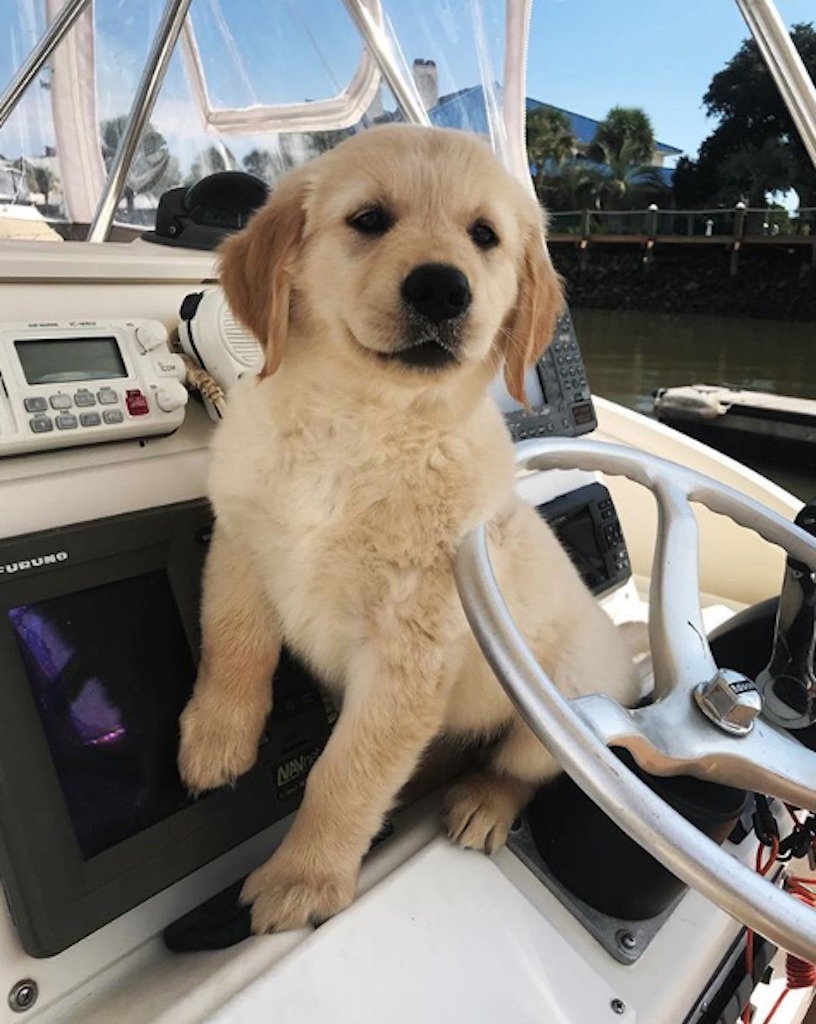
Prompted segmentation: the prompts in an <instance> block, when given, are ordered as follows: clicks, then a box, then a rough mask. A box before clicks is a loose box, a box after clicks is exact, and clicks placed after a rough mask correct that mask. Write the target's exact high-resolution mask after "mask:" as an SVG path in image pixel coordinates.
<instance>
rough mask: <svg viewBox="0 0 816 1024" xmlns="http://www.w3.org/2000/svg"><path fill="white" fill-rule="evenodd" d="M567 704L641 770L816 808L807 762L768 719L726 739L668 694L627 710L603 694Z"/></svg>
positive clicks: (724, 734) (799, 745)
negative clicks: (649, 704)
mask: <svg viewBox="0 0 816 1024" xmlns="http://www.w3.org/2000/svg"><path fill="white" fill-rule="evenodd" d="M571 704H572V706H573V707H574V708H575V710H576V711H577V712H578V714H579V715H580V716H581V718H583V720H584V721H585V722H586V723H587V724H588V725H589V726H590V728H591V729H592V731H593V732H594V733H595V735H596V736H597V737H598V739H600V740H601V742H603V743H604V744H605V745H606V746H607V747H623V748H624V749H625V750H628V751H629V753H630V754H632V756H633V757H634V759H635V760H636V761H637V763H638V764H639V765H640V767H641V768H642V769H643V770H644V771H645V772H648V774H649V775H659V776H672V775H678V774H680V773H682V774H684V775H693V776H694V777H695V778H698V779H703V780H704V781H707V782H712V781H716V782H718V783H720V784H721V785H724V786H733V787H734V788H735V789H744V790H746V791H748V792H757V793H765V794H767V795H768V796H775V797H778V798H779V799H780V800H784V801H785V802H787V803H789V804H793V805H794V806H795V807H801V808H802V809H803V810H809V811H816V789H814V769H813V766H812V765H809V764H808V761H810V760H811V759H810V758H803V757H802V746H801V744H799V743H797V742H796V741H795V740H793V739H791V737H790V736H787V735H785V734H784V733H782V732H780V731H778V730H777V729H776V728H775V727H774V726H773V725H771V724H770V723H769V722H764V721H762V720H758V721H757V722H755V724H754V728H753V729H752V730H751V732H750V733H749V734H748V735H746V736H729V735H728V733H725V732H722V731H721V730H720V729H718V728H717V727H716V726H715V725H713V724H711V723H709V722H707V721H706V720H705V719H701V718H700V716H699V714H697V713H696V711H695V709H694V708H693V706H692V705H690V704H689V702H688V701H687V700H682V701H681V700H678V699H677V697H676V696H674V697H669V698H668V699H667V700H665V701H661V702H660V704H659V705H655V706H654V707H649V708H642V709H637V710H633V711H630V710H628V709H627V708H622V707H621V706H620V704H618V703H617V701H614V700H612V699H611V697H606V696H604V695H603V694H593V695H592V696H589V697H578V698H576V699H575V700H573V701H571ZM814 760H816V759H814Z"/></svg>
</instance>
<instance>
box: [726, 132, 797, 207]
mask: <svg viewBox="0 0 816 1024" xmlns="http://www.w3.org/2000/svg"><path fill="white" fill-rule="evenodd" d="M794 173H795V171H794V159H793V156H792V154H791V150H790V146H788V145H787V144H786V143H783V142H781V141H780V140H779V139H766V140H765V141H764V142H763V143H762V145H761V146H759V147H755V146H743V147H742V148H741V149H737V150H735V151H734V152H733V153H731V154H730V155H729V156H728V157H726V159H725V160H724V161H723V163H722V164H721V166H720V173H719V177H720V181H721V182H722V183H723V185H724V186H725V188H729V189H730V188H733V189H734V190H735V191H738V193H739V195H738V197H737V198H739V199H742V200H743V201H744V202H745V203H747V205H748V206H765V205H766V204H767V196H768V193H769V192H775V191H776V190H781V191H784V190H785V189H787V188H789V187H790V185H791V184H792V182H793V176H794Z"/></svg>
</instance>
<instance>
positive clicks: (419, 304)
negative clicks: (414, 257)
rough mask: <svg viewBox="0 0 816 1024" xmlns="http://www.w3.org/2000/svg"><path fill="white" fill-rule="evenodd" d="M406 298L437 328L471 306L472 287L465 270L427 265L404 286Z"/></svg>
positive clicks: (406, 281)
mask: <svg viewBox="0 0 816 1024" xmlns="http://www.w3.org/2000/svg"><path fill="white" fill-rule="evenodd" d="M402 297H403V299H404V300H405V301H406V302H407V303H408V305H409V306H411V307H412V308H413V309H415V310H416V311H417V313H421V314H422V316H424V317H427V318H428V319H429V320H431V321H432V322H433V323H435V324H439V323H442V321H443V320H452V319H453V318H454V317H456V316H459V315H460V314H461V313H464V312H465V310H466V309H467V308H468V306H469V305H470V299H471V295H470V285H469V284H468V279H467V278H466V277H465V275H464V274H463V273H462V271H461V270H457V268H456V267H451V266H449V265H448V264H446V263H423V264H421V265H420V266H418V267H414V269H413V270H412V271H411V273H410V274H409V275H408V276H407V277H406V278H405V280H404V281H403V282H402Z"/></svg>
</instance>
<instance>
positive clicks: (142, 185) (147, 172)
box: [99, 115, 180, 214]
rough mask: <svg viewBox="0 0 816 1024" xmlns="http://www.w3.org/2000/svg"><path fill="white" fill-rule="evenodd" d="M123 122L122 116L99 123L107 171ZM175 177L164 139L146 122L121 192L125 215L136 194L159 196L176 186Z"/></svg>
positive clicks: (176, 172) (177, 174) (175, 168)
mask: <svg viewBox="0 0 816 1024" xmlns="http://www.w3.org/2000/svg"><path fill="white" fill-rule="evenodd" d="M127 122H128V119H127V117H125V116H124V115H122V116H120V117H113V118H111V119H110V120H108V121H102V123H101V124H100V125H99V135H100V145H101V149H102V158H103V160H104V161H105V168H106V170H107V171H110V169H111V166H112V164H113V160H114V157H115V156H116V152H117V150H118V149H119V144H120V143H121V141H122V136H123V135H124V132H125V128H126V126H127ZM179 177H180V171H179V166H178V161H177V160H176V158H175V157H174V156H171V155H170V151H169V148H168V145H167V139H165V137H164V136H163V135H162V133H161V132H160V131H157V130H156V129H155V128H154V127H153V125H152V124H150V123H148V125H147V127H146V128H145V130H144V131H143V132H142V137H141V139H140V140H139V145H138V147H137V149H136V155H135V156H134V158H133V161H132V162H131V165H130V168H129V169H128V177H127V183H126V185H125V188H124V189H123V194H124V197H125V202H126V204H127V209H128V212H129V213H131V214H132V213H133V207H134V199H135V197H136V196H137V195H141V194H145V195H152V196H160V195H161V194H162V192H164V191H165V190H166V189H168V188H172V187H173V186H174V185H178V183H179Z"/></svg>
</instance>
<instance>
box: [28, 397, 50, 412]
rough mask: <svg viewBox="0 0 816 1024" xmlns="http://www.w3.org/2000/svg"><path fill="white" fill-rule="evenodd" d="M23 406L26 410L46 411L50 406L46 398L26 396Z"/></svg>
mask: <svg viewBox="0 0 816 1024" xmlns="http://www.w3.org/2000/svg"><path fill="white" fill-rule="evenodd" d="M23 406H24V407H25V411H26V412H45V410H46V409H47V408H48V402H46V400H45V399H44V398H40V397H37V398H26V399H24V400H23Z"/></svg>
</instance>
